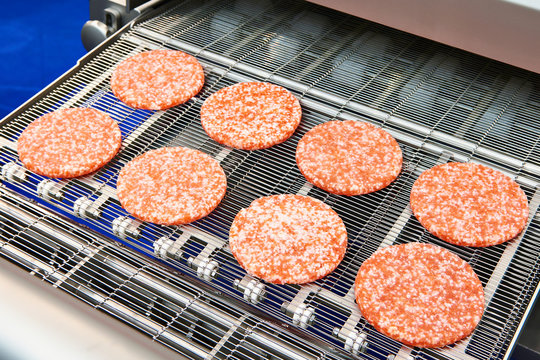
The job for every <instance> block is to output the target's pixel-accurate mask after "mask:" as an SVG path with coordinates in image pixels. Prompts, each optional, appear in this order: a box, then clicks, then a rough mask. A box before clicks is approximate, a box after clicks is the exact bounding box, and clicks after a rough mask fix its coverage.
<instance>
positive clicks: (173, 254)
mask: <svg viewBox="0 0 540 360" xmlns="http://www.w3.org/2000/svg"><path fill="white" fill-rule="evenodd" d="M190 236H191V233H190V232H188V231H184V232H183V233H182V235H180V236H179V237H178V239H176V240H172V239H171V238H170V237H169V236H162V237H160V238H159V239H157V240H156V242H155V243H154V254H156V255H157V256H158V257H159V258H161V259H164V260H166V259H170V258H172V259H176V260H180V258H181V257H182V246H184V244H185V243H186V241H188V240H189V238H190Z"/></svg>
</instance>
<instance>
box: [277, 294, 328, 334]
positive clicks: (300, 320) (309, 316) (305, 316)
mask: <svg viewBox="0 0 540 360" xmlns="http://www.w3.org/2000/svg"><path fill="white" fill-rule="evenodd" d="M318 289H319V288H318V287H317V286H315V285H304V286H303V287H302V289H300V291H299V292H298V294H296V296H295V297H294V299H292V301H291V302H290V303H289V302H284V303H283V304H282V305H281V311H283V312H284V313H285V314H287V315H289V316H290V317H292V322H293V324H294V325H296V326H300V327H301V328H302V329H306V328H307V327H308V326H310V325H311V324H313V322H314V321H315V308H313V307H312V306H307V305H306V304H305V303H304V301H305V300H306V299H307V297H308V296H309V294H311V293H312V292H316V291H317V290H318Z"/></svg>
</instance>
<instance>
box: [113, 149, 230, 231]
mask: <svg viewBox="0 0 540 360" xmlns="http://www.w3.org/2000/svg"><path fill="white" fill-rule="evenodd" d="M226 188H227V179H226V178H225V173H224V172H223V169H222V168H221V166H220V165H219V163H218V162H217V161H216V160H214V159H213V158H211V157H210V156H209V155H206V154H205V153H203V152H201V151H198V150H192V149H188V148H184V147H166V148H161V149H156V150H151V151H148V152H146V153H144V154H142V155H140V156H138V157H136V158H135V159H133V160H131V161H130V162H129V163H128V164H127V165H126V166H125V167H124V168H122V170H121V171H120V174H119V175H118V183H117V191H118V200H120V203H121V204H122V206H123V207H124V209H126V211H127V212H129V213H130V214H132V215H133V216H135V217H136V218H138V219H140V220H143V221H149V222H153V223H156V224H162V225H180V224H186V223H190V222H192V221H195V220H198V219H200V218H202V217H204V216H206V215H208V214H209V213H210V212H212V211H213V210H214V209H215V208H216V207H217V206H218V204H219V203H220V202H221V199H223V196H225V190H226Z"/></svg>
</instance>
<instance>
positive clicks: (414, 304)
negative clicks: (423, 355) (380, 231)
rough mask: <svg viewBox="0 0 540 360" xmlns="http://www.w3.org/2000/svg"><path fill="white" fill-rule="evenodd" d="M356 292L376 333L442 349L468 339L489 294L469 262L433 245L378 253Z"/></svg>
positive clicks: (363, 268) (360, 276) (366, 265)
mask: <svg viewBox="0 0 540 360" xmlns="http://www.w3.org/2000/svg"><path fill="white" fill-rule="evenodd" d="M355 294H356V302H357V304H358V306H359V308H360V312H361V313H362V315H363V316H364V318H365V319H366V320H367V321H368V322H369V323H370V324H372V325H373V326H374V327H375V329H377V330H378V331H380V332H382V333H383V334H385V335H387V336H389V337H391V338H393V339H395V340H398V341H400V342H402V343H404V344H406V345H410V346H419V347H430V348H431V347H441V346H445V345H448V344H452V343H454V342H456V341H458V340H460V339H463V338H464V337H466V336H468V335H469V334H470V333H471V332H472V331H473V330H474V328H475V327H476V325H477V324H478V322H479V321H480V318H481V317H482V313H483V311H484V290H483V288H482V284H481V283H480V280H479V279H478V276H477V275H476V274H475V273H474V271H473V269H472V268H471V267H470V266H469V264H467V263H466V262H465V261H463V260H462V259H460V258H459V257H458V256H457V255H454V254H452V253H451V252H449V251H448V250H445V249H443V248H441V247H438V246H434V245H429V244H421V243H409V244H404V245H395V246H389V247H386V248H383V249H380V250H378V251H376V252H375V253H374V254H373V255H372V256H371V257H370V258H369V259H367V260H366V261H365V262H364V263H363V264H362V266H361V267H360V270H359V271H358V276H357V277H356V282H355Z"/></svg>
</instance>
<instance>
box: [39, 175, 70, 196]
mask: <svg viewBox="0 0 540 360" xmlns="http://www.w3.org/2000/svg"><path fill="white" fill-rule="evenodd" d="M66 184H67V181H66V180H62V181H59V182H56V181H53V180H51V179H45V180H42V181H41V182H40V183H39V184H38V186H37V189H36V190H37V194H38V196H39V197H40V198H42V199H44V200H53V199H54V200H58V201H62V199H63V198H64V194H63V193H62V188H63V187H64V186H66Z"/></svg>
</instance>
